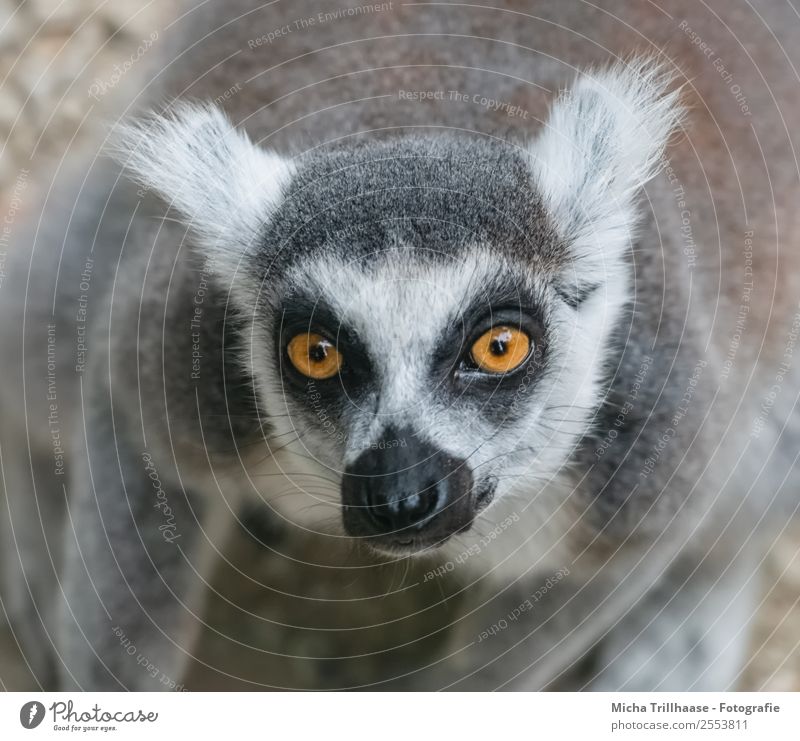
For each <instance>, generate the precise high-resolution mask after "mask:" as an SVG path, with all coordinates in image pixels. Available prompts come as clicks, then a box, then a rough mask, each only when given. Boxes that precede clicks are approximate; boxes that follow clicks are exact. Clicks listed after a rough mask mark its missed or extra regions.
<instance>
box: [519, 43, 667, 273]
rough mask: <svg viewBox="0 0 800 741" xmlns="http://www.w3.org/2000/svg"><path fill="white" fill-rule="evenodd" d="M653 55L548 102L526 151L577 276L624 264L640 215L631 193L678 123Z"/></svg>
mask: <svg viewBox="0 0 800 741" xmlns="http://www.w3.org/2000/svg"><path fill="white" fill-rule="evenodd" d="M671 87H673V86H672V77H671V76H670V75H669V74H667V73H665V72H664V71H663V69H662V68H660V67H659V66H658V64H656V63H655V62H653V61H652V60H647V59H634V60H631V61H628V62H627V63H619V64H617V65H615V66H613V67H611V68H610V69H606V70H603V71H600V72H597V71H587V72H584V73H582V74H581V75H579V76H578V78H577V79H576V81H575V83H574V85H573V87H572V90H569V91H565V92H563V93H562V94H561V95H560V96H559V97H558V99H557V100H556V101H555V103H554V104H553V107H552V109H551V112H550V116H549V120H548V121H547V123H546V124H545V127H544V129H543V131H542V132H541V134H540V135H539V137H538V139H536V140H535V141H534V142H533V144H532V146H531V150H530V154H531V162H532V167H533V172H534V180H535V183H536V186H537V189H538V191H539V192H540V193H541V195H542V198H543V201H544V205H545V208H546V210H547V211H548V213H549V215H550V217H551V218H552V219H553V221H554V224H555V227H556V229H557V231H558V234H559V236H560V237H561V238H562V239H563V240H564V242H565V243H566V244H567V245H568V246H569V248H570V249H571V250H572V256H573V257H574V258H575V259H576V260H577V261H578V262H575V263H574V270H569V271H568V272H570V273H574V274H575V275H574V276H568V280H569V282H571V283H572V282H573V281H575V280H576V276H577V283H578V286H575V285H573V289H575V288H579V287H580V283H581V282H582V281H581V279H580V276H581V275H584V276H591V275H593V276H594V282H595V284H596V283H597V282H598V281H597V278H598V276H599V280H601V281H602V279H603V276H604V275H606V274H608V273H609V272H614V271H617V270H619V269H621V268H622V267H623V266H624V259H623V258H624V255H625V252H626V250H627V249H628V247H629V245H630V240H631V236H632V231H633V229H634V227H635V225H636V221H637V208H636V195H637V192H638V191H639V189H640V188H641V186H642V185H644V183H646V182H647V181H648V180H649V179H650V178H652V177H653V176H654V175H655V174H656V173H657V172H658V171H659V169H660V168H661V162H662V157H663V154H664V150H665V148H666V146H667V142H668V140H669V138H670V136H671V135H672V133H673V132H674V131H675V130H676V129H677V128H678V127H679V126H680V125H681V122H682V118H683V108H682V107H681V105H680V103H679V91H676V90H673V91H670V88H671Z"/></svg>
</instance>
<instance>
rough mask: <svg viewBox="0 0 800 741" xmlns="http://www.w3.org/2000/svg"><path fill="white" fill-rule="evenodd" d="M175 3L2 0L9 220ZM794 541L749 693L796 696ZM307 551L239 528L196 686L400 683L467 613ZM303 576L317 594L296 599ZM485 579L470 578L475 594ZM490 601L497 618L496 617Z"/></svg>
mask: <svg viewBox="0 0 800 741" xmlns="http://www.w3.org/2000/svg"><path fill="white" fill-rule="evenodd" d="M176 12H177V9H176V3H174V2H171V1H166V2H165V1H164V0H158V2H156V0H151V2H140V1H139V0H111V1H110V2H102V1H101V0H63V1H61V2H59V0H22V1H20V2H15V1H14V0H0V144H1V145H2V150H0V152H1V154H0V209H1V212H2V213H3V214H12V213H13V214H14V218H15V219H23V218H25V217H26V215H29V214H30V211H26V207H27V208H31V207H32V205H33V204H34V203H35V194H36V192H37V191H38V192H43V191H46V189H47V187H48V183H49V182H50V181H51V180H52V175H53V172H55V170H56V169H57V168H58V167H59V165H60V163H61V160H62V157H63V156H64V155H65V153H67V152H74V151H76V150H80V149H81V148H83V147H86V149H87V151H88V152H89V153H90V154H89V156H95V155H96V152H97V145H98V141H97V139H96V138H95V139H93V137H97V136H98V134H97V131H98V129H96V128H94V127H93V126H92V125H90V124H89V123H87V120H88V119H87V117H88V116H89V115H90V114H99V115H92V119H95V118H97V119H102V116H103V115H105V112H108V115H109V116H111V115H112V113H113V115H114V117H115V118H116V116H117V115H119V113H120V111H122V110H124V108H125V107H126V105H127V103H128V102H129V101H130V99H131V98H132V96H133V95H135V90H136V79H137V74H139V73H140V72H141V69H142V68H143V66H144V65H145V64H147V49H148V48H149V43H152V41H150V42H149V40H152V39H154V38H157V37H158V34H159V31H160V30H161V29H163V27H164V25H165V24H166V23H168V22H169V20H170V18H171V17H173V15H174V14H175V13H176ZM8 249H13V238H12V240H11V241H10V243H9V245H8ZM0 320H1V319H0ZM0 351H2V350H0ZM0 413H2V412H1V411H0ZM799 543H800V530H799V529H798V528H797V526H795V527H794V531H793V532H792V533H791V534H790V535H787V536H785V537H784V538H783V540H781V541H780V542H779V543H777V544H776V547H775V548H774V549H773V551H772V553H771V555H770V557H769V561H768V563H766V564H765V568H764V574H763V602H762V605H761V609H760V612H759V615H758V618H757V625H756V629H755V631H754V635H753V642H752V646H751V659H750V662H749V664H748V666H747V670H746V672H745V674H744V678H743V683H742V686H741V687H740V689H742V690H760V689H761V690H764V689H766V690H796V691H800V604H799V602H800V598H798V595H800V551H798V544H799ZM310 547H311V544H306V543H304V542H302V541H297V540H296V539H295V538H294V537H293V538H287V537H286V535H285V534H284V533H281V532H276V531H274V530H272V529H271V528H270V527H269V526H268V525H267V524H266V523H265V522H264V521H263V518H261V517H260V516H259V515H258V514H257V513H256V514H255V515H254V517H252V518H251V519H250V520H248V521H246V522H245V523H244V526H243V528H242V532H241V536H240V537H239V538H238V540H237V542H236V543H235V544H234V545H233V547H232V549H231V553H230V554H229V563H228V564H226V565H223V566H221V567H220V573H219V574H218V577H217V580H216V584H215V587H214V589H215V593H214V595H213V596H212V598H211V603H210V606H209V610H208V617H207V623H208V628H207V631H206V635H205V636H204V637H203V639H202V640H201V642H200V646H199V649H198V652H197V656H196V659H195V661H194V663H193V667H192V670H191V672H190V676H189V678H188V680H187V682H186V688H187V689H242V690H246V689H257V688H261V687H263V688H270V687H272V688H307V687H313V686H316V687H331V688H332V687H339V688H344V687H357V686H364V685H370V684H372V683H379V684H377V685H375V686H376V688H378V687H386V688H394V687H398V688H399V687H402V686H403V675H404V674H406V672H414V671H415V668H416V667H420V666H425V665H427V664H430V663H431V662H435V661H436V658H437V656H438V653H439V652H440V651H441V646H442V644H443V643H444V642H443V641H442V640H441V634H442V633H441V632H446V631H448V630H453V629H454V628H453V625H454V624H457V623H458V620H459V617H460V616H461V615H462V610H463V605H464V603H465V600H466V599H467V592H466V591H464V590H463V588H462V587H463V585H459V584H457V583H455V582H453V581H452V579H450V578H449V577H448V576H446V575H445V576H439V577H437V578H435V579H428V580H426V579H425V566H424V565H423V564H420V563H419V562H417V561H415V562H408V563H407V565H406V566H402V567H399V566H397V565H394V566H375V565H373V564H369V563H367V562H361V561H360V559H359V557H358V554H357V553H352V552H347V551H343V552H341V553H333V552H331V553H330V554H329V559H330V564H329V565H330V566H332V567H334V568H325V567H323V566H320V565H317V566H314V567H310V566H304V565H303V562H304V561H306V560H307V559H305V558H304V549H305V548H310ZM278 554H279V555H278ZM308 560H313V561H315V562H318V561H319V554H315V556H314V558H313V559H308ZM301 581H302V582H303V585H304V588H303V590H302V591H303V593H304V595H312V597H311V598H309V597H308V596H304V597H303V598H298V597H292V596H288V595H291V594H296V593H297V592H298V590H297V589H296V585H297V584H298V583H299V582H301ZM479 589H480V587H479V586H472V587H470V589H469V590H468V591H469V599H470V600H472V599H474V598H475V597H476V595H475V591H476V590H479ZM508 599H509V601H510V602H511V603H516V602H515V599H516V598H515V597H514V596H513V595H510V596H509V597H508ZM492 600H494V602H493V604H494V607H493V610H492V611H491V613H487V622H489V621H491V619H493V617H494V616H495V615H496V614H500V613H501V612H502V608H501V607H499V606H498V605H497V595H493V596H492ZM473 604H474V603H473ZM0 624H2V615H1V614H0ZM0 630H2V632H1V633H0V687H2V688H3V689H5V690H27V689H32V688H35V687H36V684H35V682H34V681H33V679H32V678H31V676H30V675H29V674H28V672H27V670H26V665H25V661H24V657H23V656H21V655H20V652H19V650H18V649H17V647H16V643H15V640H14V638H13V635H12V634H11V633H10V631H8V630H7V629H0ZM226 636H227V637H226ZM387 668H388V671H387ZM387 676H391V677H395V680H393V681H392V682H387V681H386V678H387Z"/></svg>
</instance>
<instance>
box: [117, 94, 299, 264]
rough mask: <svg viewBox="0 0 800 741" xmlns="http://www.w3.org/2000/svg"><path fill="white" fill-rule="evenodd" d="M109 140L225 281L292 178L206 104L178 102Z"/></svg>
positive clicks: (279, 160)
mask: <svg viewBox="0 0 800 741" xmlns="http://www.w3.org/2000/svg"><path fill="white" fill-rule="evenodd" d="M112 139H113V149H114V154H115V156H116V158H117V159H118V161H119V162H120V163H121V164H122V165H124V166H125V168H126V170H127V171H128V172H129V173H130V174H131V176H132V177H133V178H134V179H135V180H136V181H138V182H139V183H140V184H142V185H143V186H145V187H146V188H151V189H153V190H154V191H156V192H158V194H159V195H160V196H161V197H162V198H163V199H164V200H165V201H166V202H167V203H168V204H169V205H170V206H172V207H173V208H175V209H176V210H177V211H178V212H179V213H180V214H181V216H182V217H183V219H184V220H185V221H186V224H187V226H189V227H190V228H191V230H192V231H193V232H194V234H195V236H196V237H197V241H198V246H199V248H200V249H201V250H202V251H203V255H204V257H205V258H206V260H208V261H213V263H214V265H215V266H216V269H217V270H218V271H220V270H221V271H222V272H224V273H225V274H226V275H227V276H228V277H232V276H233V274H234V273H235V271H236V269H237V266H238V264H239V261H240V259H241V257H242V254H243V252H244V251H245V250H247V249H248V247H250V246H251V244H252V242H253V241H254V240H255V239H256V238H257V237H258V235H259V232H260V229H261V227H262V226H263V224H264V223H265V222H266V220H267V219H268V217H269V215H270V213H271V211H272V210H273V209H274V208H275V206H277V204H278V203H279V202H280V199H281V195H282V192H283V189H284V187H285V186H286V184H287V183H288V181H289V180H290V179H291V176H292V172H293V168H292V165H291V163H290V162H289V161H288V160H285V159H284V158H283V157H281V156H279V155H277V154H273V153H271V152H268V151H266V150H264V149H262V148H261V147H258V146H256V145H255V144H253V142H251V141H250V139H249V138H248V137H247V135H246V134H244V133H243V132H240V131H238V130H237V129H235V128H234V127H233V125H232V124H231V123H230V121H229V120H228V119H227V118H226V116H225V115H224V114H223V113H222V111H220V110H219V109H218V108H217V107H215V106H213V105H210V104H209V105H202V104H188V103H181V104H179V105H177V106H175V107H174V108H172V109H171V111H170V112H169V113H167V114H165V115H152V116H150V117H146V118H144V119H141V120H139V121H135V122H133V123H129V124H124V125H122V126H120V127H119V128H118V129H116V130H115V131H114V135H113V137H112Z"/></svg>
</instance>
